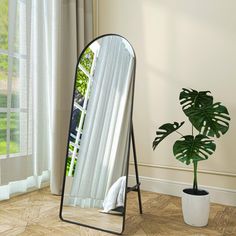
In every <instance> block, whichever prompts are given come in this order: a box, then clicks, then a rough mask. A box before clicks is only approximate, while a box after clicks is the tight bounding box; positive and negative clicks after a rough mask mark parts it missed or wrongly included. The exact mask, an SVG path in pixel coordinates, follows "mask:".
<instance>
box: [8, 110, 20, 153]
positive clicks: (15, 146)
mask: <svg viewBox="0 0 236 236" xmlns="http://www.w3.org/2000/svg"><path fill="white" fill-rule="evenodd" d="M19 151H20V116H19V113H17V112H12V113H11V118H10V154H12V153H17V152H19Z"/></svg>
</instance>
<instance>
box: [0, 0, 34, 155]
mask: <svg viewBox="0 0 236 236" xmlns="http://www.w3.org/2000/svg"><path fill="white" fill-rule="evenodd" d="M26 36H27V31H26V7H25V1H17V0H15V1H9V2H8V0H1V1H0V158H6V157H14V156H19V155H20V156H25V155H27V154H28V153H27V152H28V146H29V145H28V140H30V139H31V138H30V137H29V129H28V127H30V124H29V118H30V116H29V104H30V100H29V80H28V79H27V78H28V77H27V75H28V74H27V73H28V72H27V66H26V62H27V59H28V56H27V45H29V44H28V43H27V40H29V39H28V38H27V37H26Z"/></svg>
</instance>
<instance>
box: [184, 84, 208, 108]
mask: <svg viewBox="0 0 236 236" xmlns="http://www.w3.org/2000/svg"><path fill="white" fill-rule="evenodd" d="M209 93H211V92H210V91H200V92H198V91H196V90H194V89H186V88H183V89H182V92H181V93H180V95H179V100H180V104H181V105H182V108H183V110H186V109H187V108H189V107H202V106H207V105H211V104H213V97H212V96H211V95H208V94H209Z"/></svg>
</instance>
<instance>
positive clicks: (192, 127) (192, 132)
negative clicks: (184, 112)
mask: <svg viewBox="0 0 236 236" xmlns="http://www.w3.org/2000/svg"><path fill="white" fill-rule="evenodd" d="M192 136H193V125H192Z"/></svg>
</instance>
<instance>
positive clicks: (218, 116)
mask: <svg viewBox="0 0 236 236" xmlns="http://www.w3.org/2000/svg"><path fill="white" fill-rule="evenodd" d="M208 93H209V91H203V92H197V91H196V90H188V89H183V91H182V92H181V93H180V97H179V99H180V104H181V105H182V109H183V111H184V113H185V115H186V116H187V117H188V118H189V121H190V122H191V123H192V125H193V126H194V127H195V128H196V129H197V130H198V131H199V132H200V133H201V134H203V135H207V136H211V137H214V136H216V137H217V138H219V137H220V136H221V135H223V134H225V133H226V132H227V131H228V129H229V122H228V121H229V120H230V117H229V112H228V110H227V108H226V107H225V106H223V105H221V103H220V102H217V103H213V98H212V96H210V95H208Z"/></svg>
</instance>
